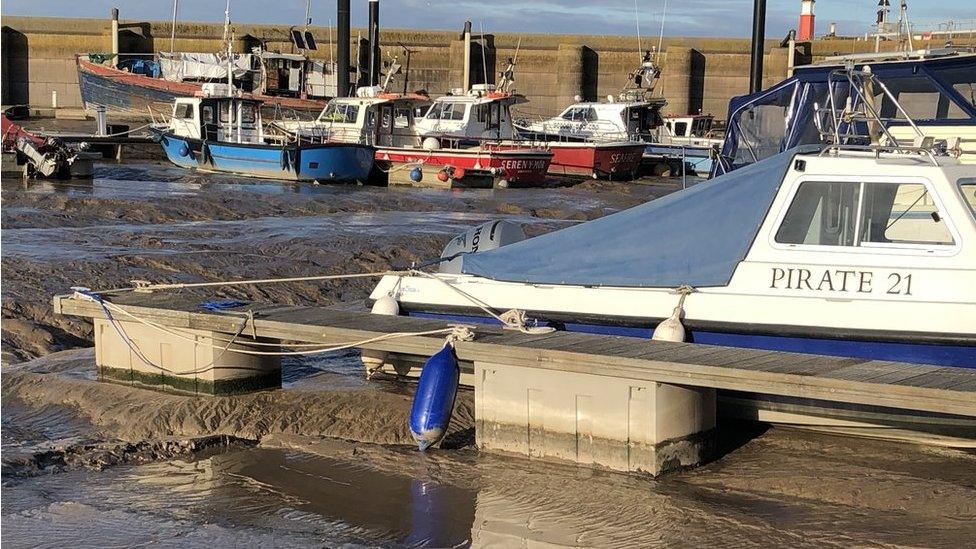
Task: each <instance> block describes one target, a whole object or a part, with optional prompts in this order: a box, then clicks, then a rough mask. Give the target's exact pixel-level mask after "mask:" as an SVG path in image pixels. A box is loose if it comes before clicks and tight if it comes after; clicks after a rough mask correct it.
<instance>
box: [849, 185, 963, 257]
mask: <svg viewBox="0 0 976 549" xmlns="http://www.w3.org/2000/svg"><path fill="white" fill-rule="evenodd" d="M860 234H861V243H862V245H863V244H865V243H871V244H879V243H880V244H952V235H951V234H950V233H949V229H948V227H946V223H945V220H943V219H942V216H941V214H940V213H939V210H938V208H936V206H935V201H934V200H933V198H932V195H931V194H930V193H929V191H928V189H926V188H925V185H922V184H921V183H868V184H865V185H864V208H863V211H862V213H861V229H860Z"/></svg>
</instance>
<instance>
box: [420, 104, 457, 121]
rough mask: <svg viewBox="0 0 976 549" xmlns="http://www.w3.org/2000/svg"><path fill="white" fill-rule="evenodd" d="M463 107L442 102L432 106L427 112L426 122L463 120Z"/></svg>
mask: <svg viewBox="0 0 976 549" xmlns="http://www.w3.org/2000/svg"><path fill="white" fill-rule="evenodd" d="M464 107H465V105H462V104H461V103H448V102H444V103H441V104H440V105H438V104H437V103H434V105H433V106H432V107H431V108H430V111H428V112H427V119H428V120H464Z"/></svg>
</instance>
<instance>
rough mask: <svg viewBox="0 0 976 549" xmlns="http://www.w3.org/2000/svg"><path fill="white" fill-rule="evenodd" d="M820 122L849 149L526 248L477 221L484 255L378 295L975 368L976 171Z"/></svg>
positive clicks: (919, 144)
mask: <svg viewBox="0 0 976 549" xmlns="http://www.w3.org/2000/svg"><path fill="white" fill-rule="evenodd" d="M835 77H836V78H838V79H841V78H843V81H845V82H847V83H848V84H849V86H850V87H851V89H853V90H859V89H866V88H865V86H866V85H867V84H868V83H871V81H872V80H873V77H872V75H871V73H870V72H869V71H868V70H853V69H852V70H848V71H839V72H837V73H835ZM855 93H860V92H856V91H855ZM884 99H885V100H886V101H895V99H894V98H893V97H892V96H891V95H890V94H888V93H884ZM821 114H824V113H821ZM821 120H822V123H823V124H824V126H822V127H823V129H824V131H825V133H826V134H828V135H834V136H835V138H837V141H835V142H832V143H826V144H821V145H811V146H806V147H801V148H798V149H791V150H789V151H784V152H782V153H779V154H776V155H773V156H770V157H768V158H765V159H763V160H761V161H759V162H756V163H753V164H752V165H750V166H746V167H743V168H741V169H739V170H736V171H734V172H732V173H729V174H726V175H723V176H720V177H717V178H715V179H712V180H710V181H707V182H704V183H700V184H698V185H696V186H694V187H691V188H688V189H687V190H684V191H679V192H676V193H674V194H671V195H668V196H666V197H663V198H660V199H657V200H654V201H652V202H649V203H646V204H643V205H640V206H637V207H634V208H631V209H629V210H625V211H623V212H619V213H616V214H612V215H609V216H606V217H604V218H601V219H598V220H594V221H589V222H586V223H582V224H579V225H575V226H573V227H569V228H565V229H561V230H557V231H554V232H551V233H548V234H544V235H541V236H537V237H534V238H530V239H523V238H522V235H521V233H520V232H519V231H501V230H498V231H496V230H494V226H493V227H490V229H491V230H490V231H489V227H480V228H478V229H477V230H478V231H479V234H480V235H481V238H480V240H479V242H478V247H477V248H472V247H471V246H470V244H468V243H469V242H470V241H471V239H470V238H468V239H466V238H462V237H459V238H458V239H457V242H452V245H451V246H449V247H448V248H447V249H446V250H445V252H444V255H443V256H442V262H441V267H440V272H438V273H434V274H428V275H420V274H416V275H409V276H401V275H390V276H386V277H385V278H383V279H382V280H381V281H380V282H379V284H378V285H377V286H376V288H375V289H374V291H373V292H372V295H371V298H372V299H373V300H384V299H389V298H393V299H395V300H396V302H397V304H398V311H399V314H405V315H410V316H417V317H429V318H438V319H444V320H463V321H465V322H486V323H498V320H497V319H499V318H502V319H507V322H508V323H509V324H518V325H536V324H538V325H548V326H551V327H554V328H556V329H559V330H569V331H579V332H590V333H602V334H616V335H625V336H634V337H646V338H650V337H654V336H655V332H656V329H657V328H658V327H659V326H661V325H662V324H665V325H671V326H674V324H675V323H678V324H679V325H681V326H683V329H684V334H685V335H684V336H683V337H684V340H686V341H689V342H694V343H700V344H706V345H724V346H732V347H745V348H754V349H767V350H780V351H794V352H802V353H812V354H820V355H834V356H840V357H851V358H854V359H858V360H864V361H868V360H892V361H902V362H909V363H916V364H932V365H939V366H944V367H946V368H947V369H946V372H947V375H951V368H973V367H976V284H973V283H972V282H973V280H976V169H974V167H973V166H972V165H970V164H966V163H965V162H964V161H963V160H962V159H961V153H960V151H959V150H958V148H957V147H956V144H955V143H946V142H944V141H943V142H937V141H935V140H933V139H932V138H931V137H929V136H925V135H924V134H922V133H921V132H918V133H917V134H916V140H914V142H913V144H912V145H904V144H900V143H893V142H892V143H888V144H884V145H882V144H873V145H860V144H857V139H856V138H855V136H854V135H852V134H844V133H842V132H843V131H844V130H845V129H849V128H848V127H849V126H851V127H857V128H863V129H866V130H868V131H871V132H880V134H882V135H883V134H885V132H886V130H885V129H884V127H883V126H882V125H880V124H876V123H873V122H871V121H872V120H873V119H872V117H871V112H870V110H866V109H864V107H863V106H862V107H861V108H860V109H845V108H843V107H842V108H839V109H836V110H835V111H833V114H832V116H830V117H828V116H822V117H821ZM867 137H868V138H869V139H873V140H874V141H875V142H877V141H879V140H880V136H879V134H878V133H874V134H873V135H868V136H867ZM495 223H498V222H495ZM473 230H474V229H473ZM489 234H490V235H491V236H490V237H486V235H489ZM489 313H490V314H489ZM666 320H668V321H669V322H667V323H666V322H665V321H666ZM657 335H658V336H662V335H663V333H658V334H657ZM373 358H374V359H375V358H376V357H373ZM380 360H387V361H388V362H390V363H392V364H393V365H394V366H395V365H396V363H397V362H398V361H399V360H400V358H397V357H386V358H385V359H384V358H380ZM721 396H722V399H723V400H722V402H724V403H725V406H726V408H725V411H726V412H727V413H733V414H737V415H740V416H744V417H749V418H752V419H757V418H758V419H760V420H763V421H780V422H784V423H789V424H794V425H808V426H818V427H837V428H841V429H862V428H863V429H867V430H873V431H874V432H877V433H882V432H883V433H885V436H896V435H895V433H897V434H898V436H900V435H901V434H905V435H906V436H907V435H911V436H915V435H916V434H918V433H924V435H919V436H925V437H934V438H940V437H949V438H954V437H963V438H966V439H968V440H969V441H970V443H972V441H973V440H974V439H976V421H974V420H973V419H972V418H960V417H955V416H942V415H923V414H913V413H908V412H899V411H894V410H889V409H884V408H868V407H856V406H851V407H839V406H837V405H832V404H830V403H827V402H821V401H812V400H806V401H801V400H788V399H771V398H765V397H759V396H756V395H749V394H742V393H725V394H723V395H721Z"/></svg>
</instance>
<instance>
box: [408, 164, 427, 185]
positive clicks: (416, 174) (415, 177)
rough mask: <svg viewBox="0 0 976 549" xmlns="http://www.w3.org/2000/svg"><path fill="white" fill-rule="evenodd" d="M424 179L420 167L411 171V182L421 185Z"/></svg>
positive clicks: (415, 167)
mask: <svg viewBox="0 0 976 549" xmlns="http://www.w3.org/2000/svg"><path fill="white" fill-rule="evenodd" d="M423 179H424V171H423V170H421V169H420V166H414V168H413V169H412V170H410V180H411V181H413V182H414V183H420V182H421V181H423Z"/></svg>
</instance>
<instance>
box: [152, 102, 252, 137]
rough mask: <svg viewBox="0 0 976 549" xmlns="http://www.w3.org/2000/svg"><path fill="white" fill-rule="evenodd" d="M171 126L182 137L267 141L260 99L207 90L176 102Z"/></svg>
mask: <svg viewBox="0 0 976 549" xmlns="http://www.w3.org/2000/svg"><path fill="white" fill-rule="evenodd" d="M170 130H171V131H172V132H173V133H174V134H175V135H178V136H180V137H185V138H189V139H200V140H204V141H211V142H215V141H217V142H223V143H255V144H258V143H264V131H263V127H262V123H261V101H256V100H253V99H242V98H240V97H235V96H233V95H229V94H227V95H221V94H218V93H212V92H210V93H208V92H204V93H203V94H202V96H198V97H179V98H177V99H176V101H175V102H174V103H173V112H172V116H171V118H170Z"/></svg>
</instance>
